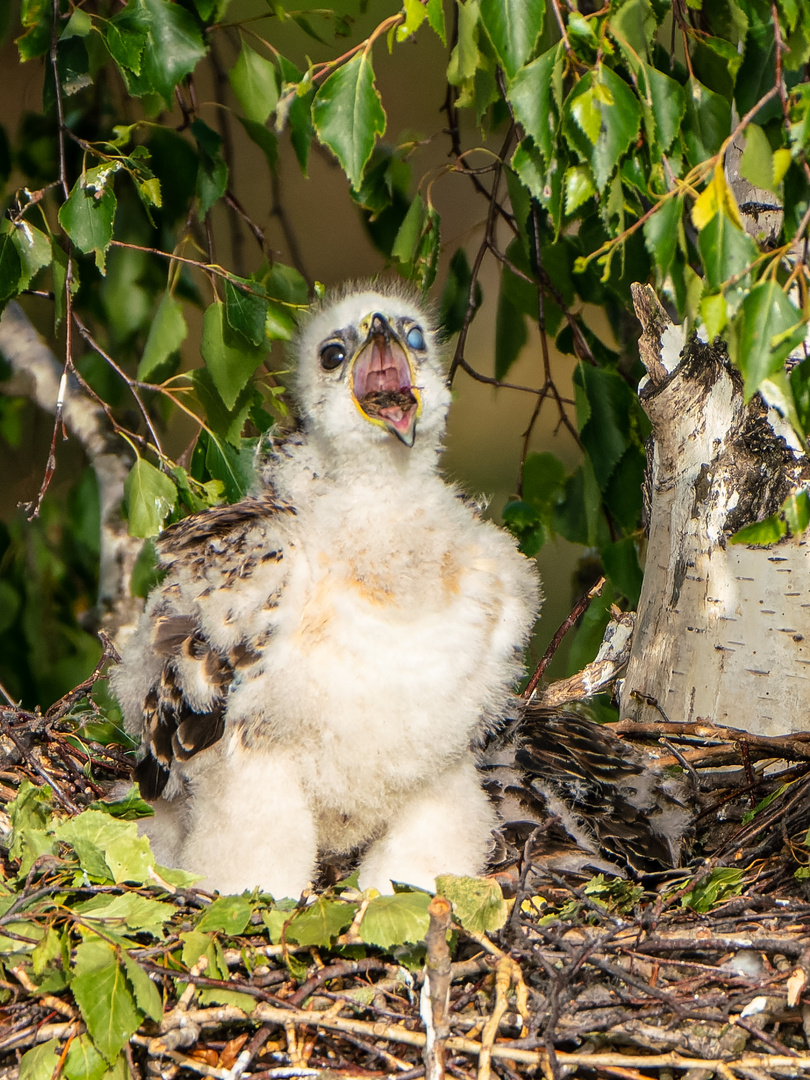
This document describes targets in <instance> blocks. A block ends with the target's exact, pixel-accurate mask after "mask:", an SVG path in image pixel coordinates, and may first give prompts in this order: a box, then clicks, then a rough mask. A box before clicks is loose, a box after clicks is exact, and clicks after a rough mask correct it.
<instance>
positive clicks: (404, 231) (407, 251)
mask: <svg viewBox="0 0 810 1080" xmlns="http://www.w3.org/2000/svg"><path fill="white" fill-rule="evenodd" d="M424 222H425V201H424V199H423V198H422V196H421V195H419V194H418V193H417V195H416V197H415V199H414V200H413V202H412V203H411V205H410V206H409V207H408V212H407V214H406V215H405V217H404V218H403V219H402V224H401V225H400V227H399V232H398V233H397V235H396V239H395V240H394V244H393V247H392V248H391V255H392V257H393V258H395V259H399V261H400V262H404V263H409V262H412V261H413V259H414V257H415V256H416V249H417V247H418V246H419V238H420V237H421V235H422V228H423V225H424Z"/></svg>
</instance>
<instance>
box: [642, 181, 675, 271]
mask: <svg viewBox="0 0 810 1080" xmlns="http://www.w3.org/2000/svg"><path fill="white" fill-rule="evenodd" d="M682 214H683V198H682V197H680V198H670V199H667V200H666V201H665V202H663V203H661V205H660V206H659V208H658V209H657V210H656V211H655V213H654V214H653V215H652V217H650V218H648V219H647V220H646V221H645V222H644V224H643V226H642V231H643V233H644V244H645V246H646V248H647V251H648V252H649V253H650V256H651V258H652V259H653V260H654V262H655V265H656V268H657V270H658V273H659V275H660V278H661V279H663V278H665V277H666V276H667V274H668V273H669V269H670V267H671V266H672V260H673V259H674V258H675V250H676V248H677V246H678V227H679V225H680V222H681V215H682Z"/></svg>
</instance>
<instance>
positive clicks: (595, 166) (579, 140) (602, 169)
mask: <svg viewBox="0 0 810 1080" xmlns="http://www.w3.org/2000/svg"><path fill="white" fill-rule="evenodd" d="M564 117H565V120H564V130H565V133H566V138H567V139H568V141H569V143H570V144H571V145H572V147H573V148H574V149H575V150H576V151H577V153H578V154H579V156H580V157H581V158H582V159H583V160H584V161H586V162H587V163H588V164H590V166H591V168H592V170H593V175H594V179H595V180H596V187H597V189H598V190H599V191H600V192H601V191H603V190H604V189H605V187H606V186H607V183H608V180H609V179H610V177H611V176H612V174H613V171H614V169H615V168H616V166H617V165H618V163H619V160H620V158H621V157H622V155H623V154H625V153H626V152H627V151H628V150H629V149H630V146H631V145H632V143H633V142H634V141H635V139H636V137H637V136H638V129H639V125H640V123H641V106H640V105H639V102H638V98H637V97H636V96H635V94H634V93H633V91H632V90H631V89H630V87H629V86H628V85H627V83H626V82H624V80H623V79H621V78H620V77H619V76H618V75H617V74H616V72H615V71H613V70H612V69H611V68H609V67H607V66H606V65H605V64H600V65H599V66H598V67H597V68H596V69H595V70H593V71H588V72H586V73H585V74H584V75H583V76H582V78H581V79H580V80H579V82H578V83H577V84H576V85H575V86H574V88H573V90H572V91H571V93H570V94H569V95H568V98H567V99H566V102H565V106H564Z"/></svg>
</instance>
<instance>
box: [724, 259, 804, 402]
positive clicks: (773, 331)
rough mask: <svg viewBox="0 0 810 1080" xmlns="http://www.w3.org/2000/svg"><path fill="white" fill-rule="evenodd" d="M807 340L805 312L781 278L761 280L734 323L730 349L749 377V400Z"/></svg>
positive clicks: (738, 365) (745, 375) (747, 378)
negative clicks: (779, 279)
mask: <svg viewBox="0 0 810 1080" xmlns="http://www.w3.org/2000/svg"><path fill="white" fill-rule="evenodd" d="M803 340H804V324H803V323H802V321H801V315H800V314H799V312H798V311H797V310H796V308H795V307H794V306H793V304H792V303H791V302H790V300H788V298H787V296H786V295H785V293H784V291H783V290H782V288H781V286H780V285H779V283H778V282H776V281H774V280H772V279H771V280H769V281H761V282H759V284H757V285H755V286H754V287H753V289H752V290H751V292H750V293H749V294H748V296H746V298H745V299H744V300H743V302H742V304H741V306H740V310H739V311H738V312H737V315H736V316H735V318H734V321H733V323H732V325H731V333H730V335H729V339H728V346H729V353H730V354H731V358H732V360H733V361H734V363H735V364H736V365H737V367H739V369H740V371H741V372H742V374H743V379H744V380H745V398H746V401H747V400H748V399H749V398H750V397H751V396H752V395H753V394H754V393H755V392H756V390H757V388H758V387H759V385H760V383H761V382H763V380H765V379H767V378H768V377H769V376H770V375H775V374H776V373H777V372H779V371H780V370H781V369H782V367H783V366H784V363H785V360H786V359H787V358H788V356H789V355H790V353H791V352H792V351H793V349H794V348H796V347H797V346H798V345H800V344H801V342H802V341H803Z"/></svg>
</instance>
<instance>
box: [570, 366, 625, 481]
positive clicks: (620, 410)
mask: <svg viewBox="0 0 810 1080" xmlns="http://www.w3.org/2000/svg"><path fill="white" fill-rule="evenodd" d="M574 392H575V396H576V402H577V417H578V419H579V425H580V435H581V438H582V442H583V445H584V446H585V449H586V450H587V451H588V456H589V458H590V461H591V465H592V466H593V471H594V475H595V477H596V480H597V483H598V484H599V487H600V488H601V490H602V491H604V490H605V488H606V487H607V485H608V482H609V481H610V477H611V475H612V474H613V471H614V469H615V468H616V466H617V465H618V463H619V461H620V460H621V458H622V457H623V456H624V454H625V451H626V450H627V448H628V446H629V445H630V439H629V428H630V424H629V417H630V415H631V414H632V412H633V409H634V406H635V403H636V395H635V393H634V392H633V391H632V390H631V389H630V387H629V386H628V385H627V383H626V382H625V381H624V379H623V378H622V377H621V375H619V374H618V372H615V371H606V370H605V369H604V368H595V367H591V365H590V364H584V363H580V364H578V365H577V368H576V371H575V372H574Z"/></svg>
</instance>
